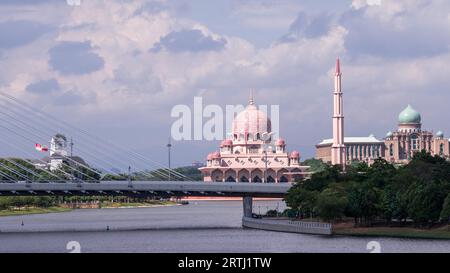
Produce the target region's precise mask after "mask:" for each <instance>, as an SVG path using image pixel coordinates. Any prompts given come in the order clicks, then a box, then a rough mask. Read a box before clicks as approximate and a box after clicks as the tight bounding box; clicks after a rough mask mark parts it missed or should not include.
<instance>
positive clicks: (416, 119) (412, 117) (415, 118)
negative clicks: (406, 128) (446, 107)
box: [398, 104, 421, 124]
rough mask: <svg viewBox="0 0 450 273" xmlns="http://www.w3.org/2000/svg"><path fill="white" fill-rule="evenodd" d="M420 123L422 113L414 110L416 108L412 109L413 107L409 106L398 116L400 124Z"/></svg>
mask: <svg viewBox="0 0 450 273" xmlns="http://www.w3.org/2000/svg"><path fill="white" fill-rule="evenodd" d="M420 121H421V117H420V113H419V112H417V111H416V110H414V108H412V107H411V105H409V104H408V106H407V107H406V108H405V109H404V110H403V111H401V112H400V114H399V115H398V122H399V123H400V124H405V123H406V124H408V123H420Z"/></svg>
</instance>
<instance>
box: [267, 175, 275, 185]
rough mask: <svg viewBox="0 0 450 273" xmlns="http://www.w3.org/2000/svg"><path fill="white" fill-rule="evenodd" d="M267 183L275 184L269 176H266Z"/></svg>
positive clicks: (273, 179)
mask: <svg viewBox="0 0 450 273" xmlns="http://www.w3.org/2000/svg"><path fill="white" fill-rule="evenodd" d="M267 183H275V178H273V176H271V175H269V176H267Z"/></svg>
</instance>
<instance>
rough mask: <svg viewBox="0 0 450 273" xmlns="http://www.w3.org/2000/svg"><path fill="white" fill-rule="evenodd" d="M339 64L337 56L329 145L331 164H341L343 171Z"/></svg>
mask: <svg viewBox="0 0 450 273" xmlns="http://www.w3.org/2000/svg"><path fill="white" fill-rule="evenodd" d="M341 75H342V74H341V66H340V63H339V58H337V60H336V73H335V74H334V93H333V98H334V111H333V145H332V146H331V164H333V165H341V166H342V169H343V170H344V171H345V163H346V162H345V156H346V153H345V144H344V103H343V101H342V96H343V93H342V90H341Z"/></svg>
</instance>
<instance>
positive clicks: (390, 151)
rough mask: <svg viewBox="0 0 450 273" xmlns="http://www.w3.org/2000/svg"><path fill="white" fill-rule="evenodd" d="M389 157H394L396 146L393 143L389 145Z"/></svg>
mask: <svg viewBox="0 0 450 273" xmlns="http://www.w3.org/2000/svg"><path fill="white" fill-rule="evenodd" d="M389 155H390V156H394V144H392V143H391V144H390V145H389Z"/></svg>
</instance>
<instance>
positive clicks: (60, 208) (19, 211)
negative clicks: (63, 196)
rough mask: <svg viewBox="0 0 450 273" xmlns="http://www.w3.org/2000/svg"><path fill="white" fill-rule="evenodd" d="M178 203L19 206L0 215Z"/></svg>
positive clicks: (144, 206)
mask: <svg viewBox="0 0 450 273" xmlns="http://www.w3.org/2000/svg"><path fill="white" fill-rule="evenodd" d="M175 205H179V204H178V203H177V202H173V201H152V202H130V203H127V202H123V203H122V202H102V203H99V204H95V206H93V205H87V204H75V203H74V204H71V205H70V206H69V205H67V204H64V205H61V206H52V207H48V208H41V207H21V208H11V209H5V210H0V217H2V216H20V215H32V214H46V213H58V212H68V211H72V210H74V209H100V208H101V209H118V208H152V207H163V206H175Z"/></svg>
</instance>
